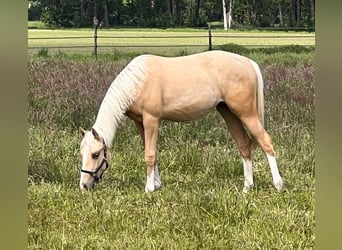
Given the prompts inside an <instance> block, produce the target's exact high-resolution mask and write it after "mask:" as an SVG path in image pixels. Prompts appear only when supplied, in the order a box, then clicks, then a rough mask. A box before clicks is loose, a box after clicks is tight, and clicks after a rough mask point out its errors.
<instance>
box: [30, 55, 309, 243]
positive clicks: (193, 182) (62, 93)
mask: <svg viewBox="0 0 342 250" xmlns="http://www.w3.org/2000/svg"><path fill="white" fill-rule="evenodd" d="M272 56H273V55H271V56H270V57H267V55H265V54H264V53H256V52H255V53H254V52H253V53H252V54H251V57H253V58H254V59H255V60H256V61H258V62H261V64H262V71H263V75H264V79H265V102H266V106H265V108H266V110H265V111H266V115H265V120H266V128H267V130H268V131H269V132H270V134H271V135H272V136H273V141H274V144H275V148H276V151H277V156H278V162H279V168H280V171H281V174H282V176H283V177H284V180H285V189H284V191H282V192H280V193H278V192H276V191H275V189H274V187H273V186H272V181H271V174H270V171H269V169H268V166H267V161H266V159H265V156H264V154H263V153H262V152H261V150H260V149H257V150H256V151H255V152H254V153H253V160H254V171H255V187H254V188H253V189H252V190H251V191H250V192H249V193H248V194H243V193H242V186H243V172H242V163H241V157H240V156H239V154H238V152H237V149H236V146H235V144H234V142H233V140H232V139H231V137H230V135H229V134H228V132H227V129H226V127H225V124H224V122H223V120H222V119H221V117H220V115H219V114H217V113H216V112H212V113H210V114H209V115H208V116H207V117H205V118H203V119H201V120H198V121H194V122H188V123H171V122H162V124H161V128H160V134H159V144H158V161H159V166H160V170H161V176H162V181H163V187H162V189H161V190H160V191H158V192H155V193H152V194H145V193H144V192H143V190H144V184H145V167H144V161H143V149H142V144H141V140H140V136H139V135H138V133H137V131H136V129H135V127H134V125H133V123H132V122H130V121H129V120H125V121H124V122H123V123H122V125H121V128H120V129H119V131H118V133H117V135H116V137H115V139H114V142H113V147H112V148H111V149H110V151H111V154H112V161H111V162H110V168H109V169H108V171H107V172H106V174H105V176H104V179H103V181H102V183H99V185H98V186H97V187H96V190H95V191H94V192H89V193H84V194H82V195H81V194H80V192H79V190H78V178H79V165H80V159H79V142H80V136H79V134H78V128H79V126H83V127H85V128H89V127H90V126H91V125H92V123H93V122H94V120H95V116H96V114H97V111H98V108H99V105H100V102H101V101H102V98H103V96H104V94H105V92H106V90H107V88H108V86H109V84H110V83H111V81H112V80H113V79H114V78H115V76H116V75H117V74H118V73H119V72H120V70H121V69H122V68H123V67H124V66H125V64H126V63H127V62H128V60H127V59H122V60H119V61H113V60H108V59H106V58H102V59H101V58H100V59H99V60H98V61H91V60H79V59H76V60H73V59H65V58H61V57H48V58H40V59H37V58H35V59H31V60H30V61H29V114H28V119H29V130H28V134H29V152H28V153H29V166H28V171H29V181H28V195H29V204H28V225H29V228H28V239H29V246H28V247H29V249H312V248H313V247H314V243H315V234H314V233H315V231H314V226H315V220H314V207H315V205H314V193H315V188H314V185H315V169H314V166H315V157H314V155H315V143H314V124H315V121H314V108H315V102H314V77H315V69H314V60H313V54H310V53H299V54H296V55H295V54H291V53H290V54H284V53H283V54H282V53H279V54H278V57H277V58H276V59H273V57H272ZM288 57H292V62H290V61H289V59H288Z"/></svg>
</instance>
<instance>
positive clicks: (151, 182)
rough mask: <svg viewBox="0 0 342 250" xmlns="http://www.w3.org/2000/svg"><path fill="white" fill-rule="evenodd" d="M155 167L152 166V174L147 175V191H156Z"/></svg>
mask: <svg viewBox="0 0 342 250" xmlns="http://www.w3.org/2000/svg"><path fill="white" fill-rule="evenodd" d="M154 169H155V168H152V171H151V174H150V176H148V175H147V180H146V186H145V192H146V193H148V192H153V191H154V179H155V174H154Z"/></svg>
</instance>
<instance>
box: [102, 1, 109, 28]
mask: <svg viewBox="0 0 342 250" xmlns="http://www.w3.org/2000/svg"><path fill="white" fill-rule="evenodd" d="M103 7H104V18H103V23H104V26H105V27H106V28H109V17H108V6H107V1H103Z"/></svg>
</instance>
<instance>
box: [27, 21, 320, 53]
mask: <svg viewBox="0 0 342 250" xmlns="http://www.w3.org/2000/svg"><path fill="white" fill-rule="evenodd" d="M81 39H88V40H89V41H88V43H89V45H69V44H67V45H65V44H63V45H52V46H51V45H48V46H42V45H34V42H32V41H34V40H36V41H37V40H38V41H39V40H81ZM91 39H92V42H91V41H90V40H91ZM120 39H125V40H127V39H128V40H130V39H132V40H133V41H134V39H136V41H134V43H125V44H123V43H122V41H121V43H120V41H118V40H120ZM144 39H145V41H144ZM148 39H153V40H152V41H149V42H148ZM170 39H171V40H172V39H183V40H184V41H186V39H198V40H197V42H196V43H194V42H191V43H189V44H185V43H184V44H178V43H177V44H170ZM215 39H219V40H220V39H221V40H225V41H230V40H234V39H240V40H243V39H255V41H253V44H244V46H248V47H265V46H277V44H276V45H265V44H263V43H261V42H260V39H263V41H266V40H268V39H279V40H280V39H291V40H293V39H298V40H299V39H315V34H314V33H313V34H305V35H296V34H293V35H292V34H291V35H289V34H284V35H274V34H273V35H253V34H246V35H243V34H215V33H214V32H212V30H211V29H210V27H209V29H208V33H207V34H206V35H204V34H203V35H202V34H201V35H157V36H154V35H142V36H131V35H125V36H122V35H118V36H113V35H110V36H108V35H97V29H94V35H93V36H59V37H28V40H29V46H28V49H29V50H37V49H89V48H93V54H94V55H95V57H97V49H98V48H152V47H156V48H188V47H189V48H190V47H191V48H200V47H203V48H208V50H211V49H212V47H213V45H221V44H223V43H221V44H220V43H217V42H216V41H215ZM105 40H110V42H111V44H108V42H105ZM146 40H147V41H146ZM164 40H165V43H164ZM139 41H140V43H137V42H139ZM155 41H158V43H157V42H155ZM160 41H162V43H161V44H160ZM184 41H183V42H184ZM201 41H202V43H201ZM214 41H215V43H214ZM258 41H259V43H258ZM30 43H31V45H30ZM225 43H227V42H225ZM88 52H89V50H88Z"/></svg>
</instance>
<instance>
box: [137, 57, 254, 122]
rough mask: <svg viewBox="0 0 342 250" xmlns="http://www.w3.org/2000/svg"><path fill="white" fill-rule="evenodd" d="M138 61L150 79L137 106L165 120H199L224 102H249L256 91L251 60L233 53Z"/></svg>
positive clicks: (147, 80)
mask: <svg viewBox="0 0 342 250" xmlns="http://www.w3.org/2000/svg"><path fill="white" fill-rule="evenodd" d="M137 60H139V61H140V62H144V63H145V64H146V67H145V69H146V70H147V72H146V74H147V77H145V78H144V79H145V80H146V82H145V83H144V84H143V87H142V88H141V91H140V93H139V94H138V96H137V99H136V101H135V104H134V105H135V106H136V107H137V106H140V107H144V109H145V110H148V111H149V112H155V115H156V116H160V117H162V118H165V119H170V120H193V119H196V118H200V117H202V116H203V115H205V114H207V113H208V112H209V111H210V110H212V109H213V108H215V107H216V106H217V105H218V103H220V102H222V101H224V102H226V103H227V102H232V104H234V103H235V102H236V101H235V99H236V97H235V96H237V95H238V96H240V98H242V99H245V100H247V99H248V98H250V97H251V95H253V93H252V92H250V93H249V92H248V91H249V90H250V89H255V88H254V86H253V79H255V74H254V75H253V71H254V69H253V67H252V66H251V64H250V60H249V59H248V58H246V57H243V56H240V55H237V54H234V53H229V52H224V51H208V52H202V53H198V54H193V55H188V56H181V57H161V56H155V55H141V56H139V57H138V58H137ZM246 91H247V92H246ZM254 94H255V93H254ZM227 105H229V103H227ZM133 109H134V107H133Z"/></svg>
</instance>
